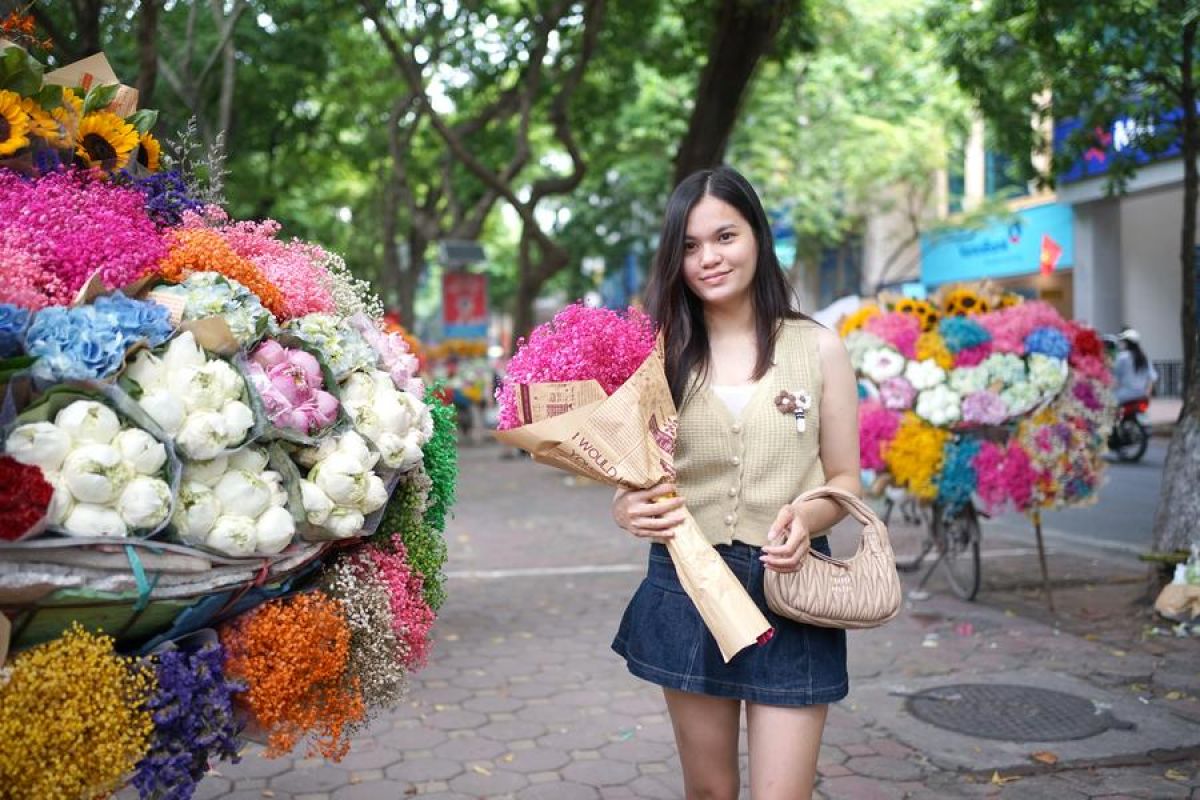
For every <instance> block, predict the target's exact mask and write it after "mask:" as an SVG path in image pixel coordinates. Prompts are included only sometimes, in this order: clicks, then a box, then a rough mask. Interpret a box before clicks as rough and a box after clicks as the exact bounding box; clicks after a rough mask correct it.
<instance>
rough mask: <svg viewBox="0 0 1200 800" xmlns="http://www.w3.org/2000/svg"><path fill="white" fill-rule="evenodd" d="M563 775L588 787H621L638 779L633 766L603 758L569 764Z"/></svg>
mask: <svg viewBox="0 0 1200 800" xmlns="http://www.w3.org/2000/svg"><path fill="white" fill-rule="evenodd" d="M562 775H563V777H564V778H566V779H567V780H572V781H575V782H577V783H582V784H585V785H588V786H621V785H624V784H627V783H629V782H630V781H632V780H633V779H634V778H637V777H638V771H637V769H636V768H635V767H634V766H633V765H632V764H627V763H625V762H622V761H613V760H611V759H607V758H601V759H597V760H595V761H583V762H576V763H574V764H568V765H567V766H566V767H564V768H563V770H562Z"/></svg>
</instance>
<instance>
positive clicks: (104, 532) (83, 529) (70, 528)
mask: <svg viewBox="0 0 1200 800" xmlns="http://www.w3.org/2000/svg"><path fill="white" fill-rule="evenodd" d="M62 527H63V529H64V530H65V531H66V532H67V533H70V534H73V535H75V536H128V535H129V530H128V528H126V526H125V520H123V519H121V515H120V514H118V513H117V511H116V509H114V508H109V507H108V506H101V505H96V504H94V503H77V504H76V505H75V508H73V509H71V513H70V514H68V515H67V518H66V520H65V521H64V522H63V524H62Z"/></svg>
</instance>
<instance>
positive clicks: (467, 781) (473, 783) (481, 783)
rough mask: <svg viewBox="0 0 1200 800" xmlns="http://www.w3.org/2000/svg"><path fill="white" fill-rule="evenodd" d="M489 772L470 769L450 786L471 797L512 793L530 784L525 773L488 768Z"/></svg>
mask: <svg viewBox="0 0 1200 800" xmlns="http://www.w3.org/2000/svg"><path fill="white" fill-rule="evenodd" d="M487 772H488V774H484V773H483V772H479V771H476V770H468V771H466V772H464V773H463V774H462V775H459V776H458V777H457V778H452V779H451V780H450V788H451V789H453V790H454V791H456V792H461V793H463V794H465V795H470V796H471V797H497V796H499V795H505V794H512V793H514V792H516V791H518V790H520V789H523V788H525V787H526V786H528V785H529V781H528V780H527V779H526V778H525V776H524V775H520V774H518V773H515V772H504V771H501V770H496V771H492V770H487Z"/></svg>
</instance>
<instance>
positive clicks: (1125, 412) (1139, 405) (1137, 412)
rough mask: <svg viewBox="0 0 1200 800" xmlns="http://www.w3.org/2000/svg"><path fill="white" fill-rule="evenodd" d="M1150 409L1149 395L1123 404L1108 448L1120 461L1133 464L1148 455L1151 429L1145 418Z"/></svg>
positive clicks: (1109, 438)
mask: <svg viewBox="0 0 1200 800" xmlns="http://www.w3.org/2000/svg"><path fill="white" fill-rule="evenodd" d="M1149 409H1150V399H1149V398H1147V397H1139V398H1137V399H1136V400H1130V401H1129V402H1127V403H1122V404H1121V408H1120V411H1118V412H1117V421H1116V424H1114V425H1113V429H1112V433H1110V434H1109V435H1108V449H1109V450H1111V451H1113V453H1115V454H1116V456H1117V460H1118V461H1122V462H1125V463H1127V464H1132V463H1134V462H1137V461H1140V460H1141V458H1142V456H1144V455H1146V447H1147V446H1148V445H1149V444H1150V430H1149V429H1148V428H1147V427H1146V423H1145V421H1144V420H1145V414H1146V412H1147V411H1148V410H1149Z"/></svg>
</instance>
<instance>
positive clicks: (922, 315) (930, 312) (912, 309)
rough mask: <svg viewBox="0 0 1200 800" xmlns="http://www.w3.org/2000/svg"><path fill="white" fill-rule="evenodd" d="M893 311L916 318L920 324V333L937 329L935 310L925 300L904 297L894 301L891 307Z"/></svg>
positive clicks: (936, 313)
mask: <svg viewBox="0 0 1200 800" xmlns="http://www.w3.org/2000/svg"><path fill="white" fill-rule="evenodd" d="M893 310H895V311H897V312H899V313H901V314H908V315H909V316H911V317H916V318H917V320H918V321H919V322H920V323H921V330H922V331H931V330H933V329H934V328H935V327H937V324H938V312H937V309H936V308H934V307H933V304H932V303H928V302H926V301H925V300H917V299H915V298H912V297H905V298H903V299H901V300H898V301H896V303H895V305H894V306H893Z"/></svg>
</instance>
